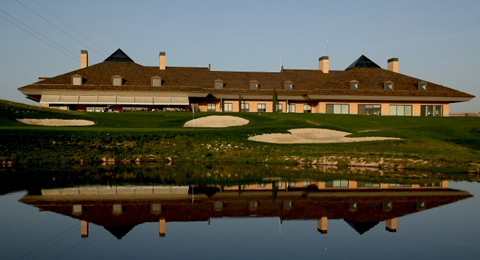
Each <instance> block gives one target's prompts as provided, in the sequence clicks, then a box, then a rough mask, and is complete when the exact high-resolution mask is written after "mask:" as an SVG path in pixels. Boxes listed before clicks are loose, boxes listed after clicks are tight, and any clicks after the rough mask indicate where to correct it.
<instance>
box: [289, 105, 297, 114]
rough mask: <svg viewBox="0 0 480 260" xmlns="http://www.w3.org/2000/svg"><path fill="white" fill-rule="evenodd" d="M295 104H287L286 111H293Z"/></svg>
mask: <svg viewBox="0 0 480 260" xmlns="http://www.w3.org/2000/svg"><path fill="white" fill-rule="evenodd" d="M296 108H297V106H296V105H295V104H288V112H289V113H295V112H297V111H296Z"/></svg>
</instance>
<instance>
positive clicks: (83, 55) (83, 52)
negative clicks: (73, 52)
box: [80, 50, 88, 69]
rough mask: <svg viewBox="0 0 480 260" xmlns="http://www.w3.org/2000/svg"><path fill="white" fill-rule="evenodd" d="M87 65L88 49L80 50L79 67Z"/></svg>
mask: <svg viewBox="0 0 480 260" xmlns="http://www.w3.org/2000/svg"><path fill="white" fill-rule="evenodd" d="M86 67H88V51H86V50H81V51H80V68H81V69H83V68H86Z"/></svg>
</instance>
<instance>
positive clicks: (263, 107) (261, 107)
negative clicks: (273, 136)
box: [257, 103, 267, 112]
mask: <svg viewBox="0 0 480 260" xmlns="http://www.w3.org/2000/svg"><path fill="white" fill-rule="evenodd" d="M257 112H267V104H265V103H258V105H257Z"/></svg>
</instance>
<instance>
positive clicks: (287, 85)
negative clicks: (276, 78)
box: [283, 81, 293, 90]
mask: <svg viewBox="0 0 480 260" xmlns="http://www.w3.org/2000/svg"><path fill="white" fill-rule="evenodd" d="M283 87H284V89H285V90H293V84H292V82H291V81H285V83H284V84H283Z"/></svg>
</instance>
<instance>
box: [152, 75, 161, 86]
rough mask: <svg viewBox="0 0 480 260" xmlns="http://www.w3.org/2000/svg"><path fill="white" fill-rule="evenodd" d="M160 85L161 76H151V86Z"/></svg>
mask: <svg viewBox="0 0 480 260" xmlns="http://www.w3.org/2000/svg"><path fill="white" fill-rule="evenodd" d="M161 86H162V78H160V77H158V76H154V77H152V87H161Z"/></svg>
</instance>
